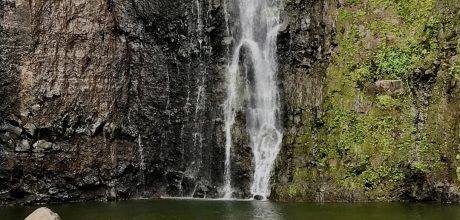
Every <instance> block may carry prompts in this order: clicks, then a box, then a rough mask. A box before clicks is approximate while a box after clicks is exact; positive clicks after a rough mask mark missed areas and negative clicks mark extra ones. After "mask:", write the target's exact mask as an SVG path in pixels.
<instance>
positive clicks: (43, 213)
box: [24, 207, 61, 220]
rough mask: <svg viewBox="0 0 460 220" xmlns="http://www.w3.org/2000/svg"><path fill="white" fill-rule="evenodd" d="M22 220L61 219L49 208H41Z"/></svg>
mask: <svg viewBox="0 0 460 220" xmlns="http://www.w3.org/2000/svg"><path fill="white" fill-rule="evenodd" d="M24 220H61V218H60V217H59V215H58V214H57V213H54V212H53V211H51V210H50V209H49V208H46V207H41V208H38V209H36V210H35V211H34V212H32V213H31V214H30V215H29V216H27V217H26V218H25V219H24Z"/></svg>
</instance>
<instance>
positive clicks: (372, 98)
mask: <svg viewBox="0 0 460 220" xmlns="http://www.w3.org/2000/svg"><path fill="white" fill-rule="evenodd" d="M282 3H283V4H282V5H283V10H282V21H283V26H282V28H281V31H280V33H279V40H278V54H279V56H278V58H279V68H280V70H279V77H280V88H282V93H283V94H282V97H283V106H284V127H285V130H284V134H285V138H284V142H283V148H282V152H281V153H280V156H279V159H278V161H277V163H276V170H275V172H274V177H273V182H274V185H273V190H272V199H277V200H309V201H369V200H371V201H378V200H384V201H395V200H398V201H399V200H409V201H432V200H434V201H445V202H449V201H458V200H459V198H460V196H459V195H460V194H459V193H458V192H459V183H458V181H459V179H460V178H459V176H460V168H459V167H460V165H459V161H458V160H459V159H460V156H459V155H460V152H459V148H458V145H459V143H460V137H459V135H458V134H459V129H460V114H459V112H460V109H459V108H460V107H459V104H460V90H459V87H458V82H459V79H460V60H459V53H460V41H459V38H458V36H459V34H460V32H459V29H458V27H459V26H460V24H459V23H458V21H459V20H460V14H459V11H460V10H459V7H460V2H459V1H458V0H453V1H451V0H407V1H401V2H395V1H391V0H382V1H364V0H363V1H361V0H339V1H335V0H322V1H317V0H284V1H283V2H282ZM225 5H227V4H225V2H224V0H214V1H210V0H208V1H207V0H196V1H184V0H168V1H166V0H132V1H127V0H108V1H106V0H93V1H84V0H62V1H51V0H30V1H24V0H0V75H1V77H0V97H1V98H0V205H4V204H24V203H38V202H63V201H78V200H110V199H124V198H133V197H158V196H194V197H217V196H219V194H221V192H220V187H221V186H222V183H223V169H224V157H225V155H224V152H225V150H224V147H225V145H224V141H225V140H224V139H225V135H224V134H223V116H222V113H223V111H222V104H223V103H224V99H225V96H226V94H225V84H224V83H225V68H226V65H227V61H228V55H229V51H228V49H229V48H231V46H232V45H231V44H232V42H231V40H230V39H229V38H227V37H226V36H227V35H228V33H227V27H226V25H227V22H226V19H225V18H226V16H225V10H224V6H225ZM229 13H230V14H229V15H230V17H229V18H230V19H229V20H228V24H229V26H230V27H231V26H232V25H233V24H234V23H235V21H234V20H232V19H231V18H232V16H231V15H232V13H231V12H229ZM230 29H231V28H230ZM243 56H244V53H243ZM244 116H245V112H244V111H239V112H238V116H237V123H236V126H235V127H234V129H233V131H232V132H233V136H234V137H235V138H234V146H235V148H234V150H233V151H232V156H231V158H232V167H233V169H232V180H233V181H232V182H233V188H234V189H236V190H237V192H236V193H235V196H237V197H241V198H245V197H249V196H250V195H249V193H250V192H249V186H250V182H251V178H252V177H251V174H252V172H253V164H252V160H251V158H252V155H251V154H252V152H251V149H250V145H249V144H248V143H249V141H248V140H249V139H248V137H247V132H246V131H245V129H244V127H245V125H244Z"/></svg>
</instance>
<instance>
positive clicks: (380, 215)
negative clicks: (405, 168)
mask: <svg viewBox="0 0 460 220" xmlns="http://www.w3.org/2000/svg"><path fill="white" fill-rule="evenodd" d="M49 207H50V208H51V209H52V210H53V211H55V212H57V213H59V215H60V216H61V218H62V220H155V219H168V220H169V219H197V220H207V219H212V220H215V219H241V220H251V219H264V220H265V219H267V220H270V219H273V220H278V219H283V220H296V219H302V220H303V219H305V220H393V219H394V220H402V219H407V220H419V219H436V220H438V219H439V220H450V219H452V220H454V219H455V220H460V206H458V205H440V204H401V203H383V204H382V203H362V204H328V203H326V204H314V203H273V202H256V201H251V202H250V201H204V200H137V201H126V202H117V203H115V202H114V203H96V202H91V203H81V204H65V205H51V206H49ZM34 208H36V207H13V208H0V219H1V220H15V219H24V218H25V217H26V216H27V214H28V213H30V212H31V211H33V210H34Z"/></svg>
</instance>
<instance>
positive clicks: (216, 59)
mask: <svg viewBox="0 0 460 220" xmlns="http://www.w3.org/2000/svg"><path fill="white" fill-rule="evenodd" d="M0 16H1V18H0V24H1V25H0V33H1V35H0V47H1V48H2V49H1V50H0V51H1V52H0V53H1V54H0V57H1V65H0V71H1V76H2V77H1V79H0V83H1V84H0V85H1V86H0V93H1V94H0V95H1V97H2V99H1V103H0V113H1V128H0V135H1V140H0V164H1V166H0V189H1V190H0V201H1V202H0V203H2V204H10V203H23V202H48V201H53V202H57V201H70V200H93V199H115V198H128V197H142V196H146V197H152V196H159V195H164V196H191V195H193V193H194V192H195V189H198V191H199V193H197V194H200V193H201V194H200V195H204V194H208V196H216V194H217V187H218V186H220V185H221V182H222V179H223V178H222V173H223V163H221V161H223V157H224V153H223V152H224V151H223V144H221V141H222V137H221V136H222V134H221V133H222V132H221V131H222V129H221V126H222V119H221V103H222V100H223V98H225V97H224V96H225V95H224V92H223V91H225V90H224V89H225V88H224V85H222V83H223V78H224V75H223V74H222V72H223V69H224V67H225V64H226V48H227V45H225V44H224V40H223V38H224V37H225V31H224V30H225V20H224V17H225V16H224V14H223V10H222V5H221V2H218V1H214V2H212V1H163V0H159V1H118V0H113V1H83V0H81V1H73V0H72V1H70V0H69V1H47V0H43V1H42V0H37V1H21V0H17V1H10V0H2V1H0Z"/></svg>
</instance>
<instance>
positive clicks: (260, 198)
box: [254, 195, 265, 200]
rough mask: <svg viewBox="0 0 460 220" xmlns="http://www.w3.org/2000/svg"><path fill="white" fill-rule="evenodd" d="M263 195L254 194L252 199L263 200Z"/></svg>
mask: <svg viewBox="0 0 460 220" xmlns="http://www.w3.org/2000/svg"><path fill="white" fill-rule="evenodd" d="M264 199H265V197H264V196H261V195H255V196H254V200H264Z"/></svg>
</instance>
